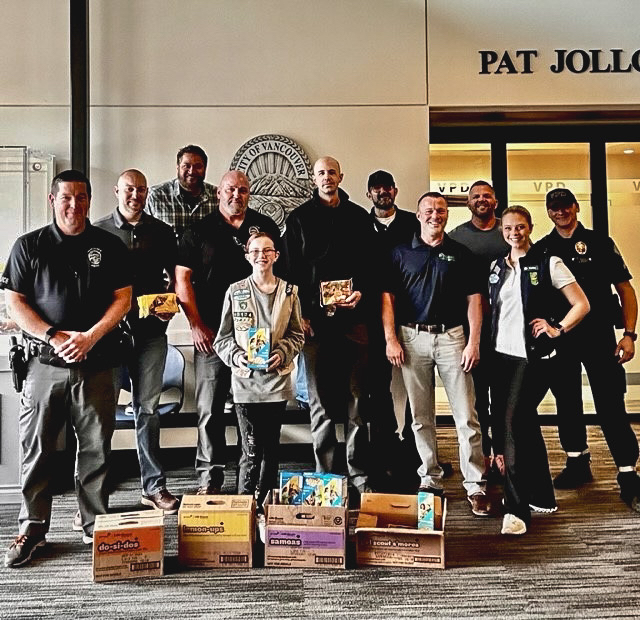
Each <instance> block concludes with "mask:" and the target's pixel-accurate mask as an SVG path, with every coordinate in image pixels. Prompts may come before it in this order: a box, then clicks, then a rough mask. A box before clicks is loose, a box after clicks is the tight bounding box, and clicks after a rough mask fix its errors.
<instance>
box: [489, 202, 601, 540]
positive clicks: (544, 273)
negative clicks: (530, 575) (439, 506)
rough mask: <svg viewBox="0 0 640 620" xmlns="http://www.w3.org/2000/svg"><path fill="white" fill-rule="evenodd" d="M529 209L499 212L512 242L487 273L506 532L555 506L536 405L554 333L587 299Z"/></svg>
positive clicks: (583, 310) (567, 325)
mask: <svg viewBox="0 0 640 620" xmlns="http://www.w3.org/2000/svg"><path fill="white" fill-rule="evenodd" d="M532 230H533V223H532V221H531V214H530V213H529V211H527V209H525V208H524V207H521V206H513V207H509V208H508V209H506V210H505V211H504V212H503V214H502V232H503V235H504V239H505V241H506V242H507V243H508V244H509V245H510V246H511V250H510V252H509V254H508V255H507V256H505V257H504V258H501V259H498V260H496V261H495V262H494V263H493V265H492V266H491V272H490V274H489V297H490V302H491V326H492V338H493V345H494V349H495V359H494V361H493V367H492V375H493V378H494V385H493V386H492V387H493V392H492V399H493V403H492V410H494V409H493V408H494V407H495V411H496V414H497V415H503V416H504V429H505V430H504V432H505V436H504V440H505V466H506V475H505V487H504V488H505V496H504V500H503V503H504V509H505V515H504V520H503V523H502V533H503V534H524V533H525V532H526V531H527V528H528V527H529V524H530V521H531V510H534V511H536V512H554V511H555V510H557V506H556V502H555V496H554V492H553V484H552V481H551V474H550V472H549V461H548V458H547V451H546V447H545V444H544V439H543V438H542V433H541V431H540V425H539V423H538V418H537V416H538V413H537V407H538V405H539V403H540V401H541V400H542V399H543V398H544V395H545V393H546V392H547V390H548V388H549V376H550V374H549V373H550V372H558V371H561V369H557V368H556V367H555V365H554V364H553V357H554V355H555V342H554V341H555V340H556V339H557V338H561V337H562V334H563V333H565V332H567V331H569V330H570V329H572V328H573V327H575V326H576V325H577V324H578V323H579V322H580V321H581V320H582V318H583V317H584V316H585V315H586V314H587V312H588V311H589V302H588V301H587V298H586V296H585V294H584V292H583V291H582V289H581V288H580V286H579V285H578V284H577V283H576V280H575V278H574V277H573V275H572V274H571V272H570V271H569V269H568V268H567V267H566V265H565V264H564V263H563V262H562V260H561V259H560V258H558V257H557V256H550V255H549V254H548V253H547V252H546V251H544V249H539V248H537V247H536V246H535V245H532V244H531V240H530V236H531V231H532Z"/></svg>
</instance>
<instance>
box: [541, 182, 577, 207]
mask: <svg viewBox="0 0 640 620" xmlns="http://www.w3.org/2000/svg"><path fill="white" fill-rule="evenodd" d="M577 202H578V201H577V200H576V197H575V196H574V195H573V192H571V191H570V190H568V189H566V188H565V187H559V188H557V189H552V190H551V191H550V192H549V193H548V194H547V209H553V208H554V207H555V208H557V207H570V206H571V205H572V204H574V203H575V204H577Z"/></svg>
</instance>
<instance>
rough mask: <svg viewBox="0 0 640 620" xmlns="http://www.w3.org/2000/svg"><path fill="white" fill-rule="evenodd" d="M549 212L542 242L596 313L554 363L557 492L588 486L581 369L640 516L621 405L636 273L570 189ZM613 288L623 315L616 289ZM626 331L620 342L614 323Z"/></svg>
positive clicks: (630, 352)
mask: <svg viewBox="0 0 640 620" xmlns="http://www.w3.org/2000/svg"><path fill="white" fill-rule="evenodd" d="M546 203H547V214H548V216H549V219H550V220H551V221H552V222H553V224H554V226H555V228H554V230H552V231H551V232H550V233H549V234H548V235H547V236H546V237H544V238H543V239H541V240H540V241H539V242H538V245H543V246H544V247H546V248H547V249H548V250H549V253H550V254H553V255H554V256H559V257H560V258H561V259H562V260H563V262H564V263H565V265H567V267H569V269H570V270H571V272H572V273H573V275H574V276H575V277H576V280H577V282H578V284H579V285H580V286H581V287H582V290H583V291H584V292H585V294H586V295H587V299H588V300H589V304H590V305H591V311H590V312H589V314H588V315H587V316H586V317H585V319H584V320H583V321H582V323H580V325H579V326H578V327H577V328H576V329H574V330H571V332H570V333H568V334H563V335H562V336H561V338H560V339H559V341H558V347H557V351H558V354H557V355H556V360H555V362H556V363H557V364H558V372H559V373H562V377H563V380H562V381H558V382H557V383H558V385H557V386H556V387H555V389H554V395H555V397H556V404H557V408H558V432H559V434H560V442H561V444H562V447H563V448H564V450H565V452H566V453H567V462H566V466H565V468H564V470H563V471H562V472H561V473H560V474H559V475H558V476H556V478H555V479H554V485H555V487H556V488H558V489H574V488H577V487H579V486H581V485H582V484H585V483H587V482H590V481H591V480H592V479H593V478H592V475H591V468H590V465H589V463H590V461H591V456H590V453H589V448H588V446H587V432H586V427H585V422H584V416H583V408H582V366H581V365H584V367H585V370H586V371H587V376H588V377H589V384H590V385H591V392H592V394H593V401H594V405H595V409H596V418H597V420H598V424H600V427H601V428H602V432H603V434H604V436H605V439H606V440H607V444H608V446H609V450H610V452H611V455H612V456H613V459H614V461H615V464H616V466H617V468H618V477H617V480H618V484H619V485H620V497H621V498H622V500H623V501H624V502H625V503H626V504H628V505H629V506H630V507H631V508H632V509H634V510H636V511H638V512H640V477H638V474H637V473H636V463H637V460H638V440H637V439H636V436H635V434H634V432H633V429H632V428H631V425H630V424H629V419H628V418H627V412H626V409H625V403H624V394H625V392H626V377H625V372H624V367H623V364H625V363H626V362H628V361H629V360H631V359H632V358H633V356H634V354H635V341H636V339H637V334H636V332H635V328H636V319H637V316H638V303H637V299H636V294H635V291H634V289H633V286H631V282H630V280H631V274H630V273H629V270H628V269H627V266H626V265H625V263H624V260H623V259H622V256H621V254H620V251H619V250H618V248H617V246H616V244H615V243H614V241H613V239H611V238H610V237H608V236H606V235H601V234H599V233H597V232H595V231H593V230H589V229H588V228H585V227H584V226H583V225H582V224H581V223H580V222H579V221H578V213H579V212H580V205H579V204H578V201H577V200H576V197H575V196H574V195H573V193H572V192H571V191H570V190H568V189H566V188H558V189H554V190H551V191H550V192H549V193H548V194H547V197H546ZM612 285H613V287H614V288H615V289H616V292H617V294H618V295H619V298H620V301H621V302H622V304H621V305H622V311H621V312H620V306H619V304H618V300H617V298H616V297H615V296H614V293H613V292H612V290H611V286H612ZM616 323H618V324H619V326H620V327H622V328H623V329H624V332H623V335H622V338H621V339H620V340H618V341H617V342H616V334H615V331H614V325H615V324H616Z"/></svg>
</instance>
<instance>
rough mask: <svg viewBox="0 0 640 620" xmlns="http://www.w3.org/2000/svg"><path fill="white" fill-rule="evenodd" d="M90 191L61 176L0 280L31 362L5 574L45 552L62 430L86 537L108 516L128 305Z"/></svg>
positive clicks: (85, 183) (124, 275)
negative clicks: (74, 443) (40, 220)
mask: <svg viewBox="0 0 640 620" xmlns="http://www.w3.org/2000/svg"><path fill="white" fill-rule="evenodd" d="M90 202H91V184H90V183H89V180H88V179H87V178H86V177H85V175H84V174H82V173H81V172H79V171H77V170H65V171H64V172H61V173H60V174H58V175H57V176H56V177H55V178H54V179H53V182H52V184H51V193H50V194H49V203H50V204H51V207H52V208H53V211H54V216H55V221H54V222H53V223H52V224H50V225H49V226H45V227H44V228H40V229H38V230H35V231H33V232H30V233H27V234H26V235H23V236H22V237H20V238H19V239H18V240H17V241H16V243H15V244H14V246H13V249H12V250H11V254H10V256H9V260H8V262H7V266H6V269H5V271H4V274H3V276H2V280H1V281H0V287H1V288H3V289H5V295H6V300H7V306H8V308H9V314H10V316H11V318H12V319H13V320H14V321H15V322H16V323H17V324H18V325H19V326H20V328H21V329H22V330H23V333H24V336H25V339H26V342H27V348H28V350H29V351H30V353H31V359H30V360H29V362H28V369H27V376H26V379H25V382H24V387H23V390H22V398H21V403H20V441H21V445H22V506H21V508H20V516H19V517H18V521H19V524H20V529H19V535H18V537H17V538H16V539H15V541H14V542H13V543H11V545H10V547H9V549H8V550H7V553H6V555H5V558H4V563H5V566H10V567H17V566H22V565H24V564H26V563H27V562H28V561H29V560H30V559H31V557H32V555H33V553H34V552H35V551H36V550H37V549H38V548H40V547H42V546H44V544H45V542H46V541H45V535H46V533H47V532H48V530H49V523H50V519H51V504H52V493H51V478H52V473H53V471H52V470H53V466H52V458H53V456H54V454H55V451H56V442H57V438H58V435H59V433H60V430H61V429H62V427H63V425H64V423H65V422H66V421H67V420H70V421H71V423H72V425H73V428H74V431H75V434H76V437H77V440H78V450H77V455H76V491H77V494H78V505H79V506H80V514H81V518H82V527H83V530H84V536H83V540H84V542H86V543H91V542H92V540H93V538H92V537H93V525H94V522H95V516H96V515H97V514H103V513H106V512H107V506H108V495H107V489H106V487H105V478H106V474H107V458H108V456H109V452H110V449H111V436H112V434H113V429H114V427H115V406H116V390H115V367H116V366H119V365H120V350H119V338H118V333H117V332H114V331H113V329H114V327H116V325H117V324H118V322H119V321H120V320H121V319H122V318H123V317H124V316H125V314H126V313H127V311H128V310H129V307H130V305H131V280H130V276H129V270H128V269H127V267H126V262H127V254H126V253H127V249H126V247H125V246H124V244H123V243H122V242H121V241H120V240H118V239H116V238H115V237H114V236H113V235H111V234H110V233H108V232H106V231H104V230H100V229H98V228H95V227H94V226H92V225H91V224H90V223H89V220H88V219H87V213H88V211H89V205H90Z"/></svg>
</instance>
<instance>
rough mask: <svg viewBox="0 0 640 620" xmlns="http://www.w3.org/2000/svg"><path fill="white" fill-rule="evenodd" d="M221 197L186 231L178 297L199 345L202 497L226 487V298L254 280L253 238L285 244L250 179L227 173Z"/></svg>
mask: <svg viewBox="0 0 640 620" xmlns="http://www.w3.org/2000/svg"><path fill="white" fill-rule="evenodd" d="M217 193H218V199H219V201H220V207H219V209H218V210H216V211H214V212H213V213H211V214H210V215H207V216H206V217H205V218H203V219H202V220H200V221H199V222H196V223H194V224H192V225H191V226H190V227H189V228H188V229H187V230H186V231H185V233H184V235H183V237H182V239H181V240H180V245H179V249H178V262H177V265H176V293H177V295H178V298H179V299H180V304H181V306H182V309H183V310H184V312H185V314H186V315H187V319H188V320H189V325H190V326H191V335H192V337H193V344H194V345H195V353H194V366H195V374H196V394H195V396H196V406H197V408H198V448H197V451H196V475H197V476H198V484H199V487H198V493H199V494H201V495H208V494H212V493H219V492H220V489H221V487H222V484H223V482H224V466H225V464H226V440H225V427H226V425H225V420H224V406H225V402H226V400H227V396H228V394H229V390H230V389H231V369H230V368H229V367H228V366H227V365H226V364H225V363H224V362H223V361H222V360H221V359H220V358H219V357H218V355H217V354H216V353H215V351H214V350H213V341H214V339H215V336H216V332H217V331H218V327H219V326H220V315H221V314H222V305H223V303H224V296H225V293H226V292H227V289H228V288H229V285H231V284H233V283H234V282H237V281H238V280H242V279H243V278H246V277H247V276H249V275H251V265H250V264H249V262H248V261H247V260H246V258H245V244H246V243H247V241H248V239H249V237H250V236H251V235H252V234H253V233H254V232H266V233H268V234H269V235H270V236H271V238H272V239H276V240H278V239H279V238H280V229H279V228H278V226H277V225H276V223H275V222H274V221H273V220H272V219H271V218H269V217H267V216H266V215H263V214H262V213H258V212H257V211H254V210H253V209H250V208H249V179H248V178H247V176H246V175H245V174H244V173H243V172H240V171H239V170H230V171H229V172H227V173H226V174H225V175H224V176H223V177H222V180H221V181H220V185H219V187H218V190H217ZM276 247H277V248H278V247H279V244H277V245H276Z"/></svg>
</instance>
